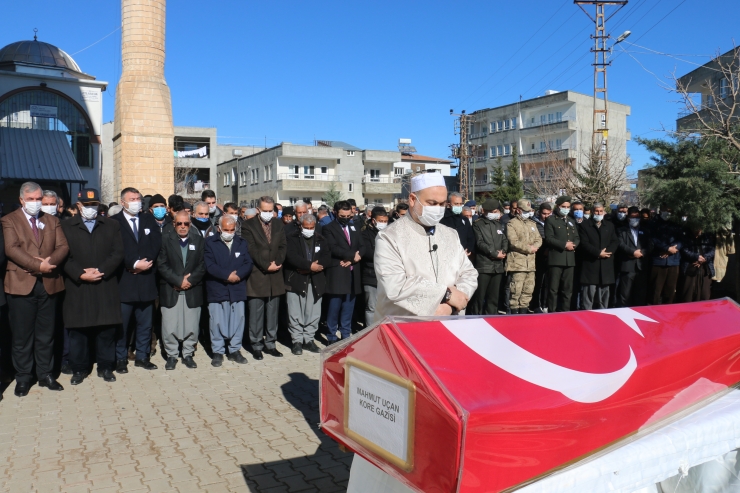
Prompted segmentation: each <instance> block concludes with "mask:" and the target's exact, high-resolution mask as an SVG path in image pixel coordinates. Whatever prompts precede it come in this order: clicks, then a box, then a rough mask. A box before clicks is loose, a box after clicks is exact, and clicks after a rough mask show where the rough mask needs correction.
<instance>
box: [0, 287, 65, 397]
mask: <svg viewBox="0 0 740 493" xmlns="http://www.w3.org/2000/svg"><path fill="white" fill-rule="evenodd" d="M7 299H8V307H9V320H10V331H11V335H12V346H11V347H12V349H11V353H12V356H13V366H14V367H15V372H16V373H15V379H16V381H17V382H18V383H31V381H32V380H33V364H34V361H35V362H36V376H37V377H38V378H39V379H41V378H43V377H45V376H47V375H50V374H51V373H52V370H53V368H54V328H55V320H56V305H57V295H55V294H54V295H50V294H48V293H47V292H46V288H44V283H43V282H42V281H41V278H38V279H36V284H34V286H33V289H32V290H31V292H30V293H29V294H27V295H25V296H20V295H14V294H9V295H7Z"/></svg>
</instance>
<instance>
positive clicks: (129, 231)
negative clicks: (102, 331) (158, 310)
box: [111, 187, 162, 373]
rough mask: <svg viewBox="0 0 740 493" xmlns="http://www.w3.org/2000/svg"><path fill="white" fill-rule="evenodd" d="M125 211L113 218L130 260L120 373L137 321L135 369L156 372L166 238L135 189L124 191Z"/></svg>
mask: <svg viewBox="0 0 740 493" xmlns="http://www.w3.org/2000/svg"><path fill="white" fill-rule="evenodd" d="M121 206H123V210H122V211H121V212H119V213H118V214H116V215H114V216H111V219H112V220H114V221H116V222H118V224H119V228H120V231H121V240H122V242H123V249H124V251H125V253H126V257H125V259H124V262H123V269H121V271H120V273H119V278H118V283H119V293H120V297H121V320H122V323H123V330H121V331H120V334H119V337H118V340H117V341H116V372H117V373H128V358H127V356H128V347H129V341H130V340H131V337H130V333H129V330H128V329H129V325H130V324H129V322H130V321H131V317H132V316H134V317H135V319H136V329H135V333H134V337H133V339H134V340H135V341H136V362H135V363H134V366H136V367H139V368H143V369H145V370H156V369H157V365H155V364H154V363H152V362H151V361H150V360H149V353H150V352H151V345H152V321H153V312H154V300H155V299H157V280H156V267H155V265H154V262H155V261H156V260H157V256H158V255H159V249H160V247H161V246H162V235H161V233H159V232H158V230H159V226H158V225H157V222H156V220H155V219H154V216H152V215H151V214H143V213H141V211H142V202H141V194H140V193H139V191H138V190H136V189H135V188H130V187H129V188H124V189H123V190H122V191H121Z"/></svg>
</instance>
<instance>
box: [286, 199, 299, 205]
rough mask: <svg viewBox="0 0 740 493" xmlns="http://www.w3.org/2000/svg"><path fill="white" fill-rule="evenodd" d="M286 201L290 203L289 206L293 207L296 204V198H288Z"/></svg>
mask: <svg viewBox="0 0 740 493" xmlns="http://www.w3.org/2000/svg"><path fill="white" fill-rule="evenodd" d="M288 201H289V202H290V205H295V204H296V202H298V197H288Z"/></svg>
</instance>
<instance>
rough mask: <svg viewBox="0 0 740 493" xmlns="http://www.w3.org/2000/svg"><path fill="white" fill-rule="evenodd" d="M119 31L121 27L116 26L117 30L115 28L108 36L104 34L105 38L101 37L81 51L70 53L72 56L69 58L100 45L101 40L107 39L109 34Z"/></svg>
mask: <svg viewBox="0 0 740 493" xmlns="http://www.w3.org/2000/svg"><path fill="white" fill-rule="evenodd" d="M119 29H121V26H118V27H117V28H115V29H114V30H112V31H111V32H109V33H108V34H106V35H105V36H103V37H102V38H100V39H99V40H97V41H96V42H94V43H93V44H91V45H89V46H85V47H84V48H82V49H81V50H80V51H75V52H74V53H72V55H71V56H74V55H76V54H78V53H82V52H83V51H85V50H86V49H88V48H92V47H93V46H95V45H96V44H98V43H100V42H101V41H103V40H104V39H105V38H107V37H108V36H110V35H111V34H113V33H115V32H116V31H118V30H119Z"/></svg>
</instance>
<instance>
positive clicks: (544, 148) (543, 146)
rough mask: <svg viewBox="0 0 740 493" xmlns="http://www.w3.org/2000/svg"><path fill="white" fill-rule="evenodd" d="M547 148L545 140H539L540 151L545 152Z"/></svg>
mask: <svg viewBox="0 0 740 493" xmlns="http://www.w3.org/2000/svg"><path fill="white" fill-rule="evenodd" d="M546 150H547V147H545V142H544V141H541V142H540V152H545V151H546Z"/></svg>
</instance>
